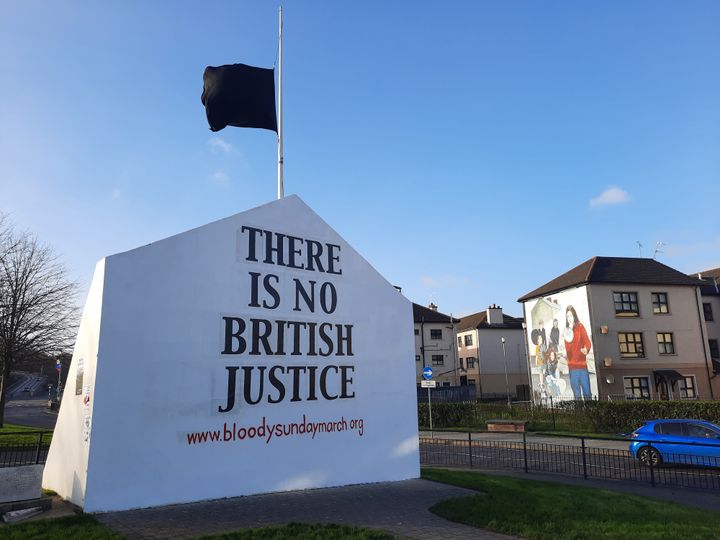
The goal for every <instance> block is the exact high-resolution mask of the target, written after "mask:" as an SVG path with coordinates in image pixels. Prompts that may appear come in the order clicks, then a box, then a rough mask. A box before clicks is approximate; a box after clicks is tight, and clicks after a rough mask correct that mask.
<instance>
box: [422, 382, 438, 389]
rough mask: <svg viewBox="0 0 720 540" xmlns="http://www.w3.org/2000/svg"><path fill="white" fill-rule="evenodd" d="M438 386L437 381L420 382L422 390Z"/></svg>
mask: <svg viewBox="0 0 720 540" xmlns="http://www.w3.org/2000/svg"><path fill="white" fill-rule="evenodd" d="M436 386H437V381H420V387H421V388H435V387H436Z"/></svg>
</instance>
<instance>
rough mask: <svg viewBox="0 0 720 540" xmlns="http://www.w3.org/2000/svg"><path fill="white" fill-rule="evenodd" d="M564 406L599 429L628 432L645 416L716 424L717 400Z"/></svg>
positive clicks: (719, 415)
mask: <svg viewBox="0 0 720 540" xmlns="http://www.w3.org/2000/svg"><path fill="white" fill-rule="evenodd" d="M562 407H563V409H564V410H566V411H568V412H571V413H574V414H577V415H580V416H582V417H584V418H586V419H587V420H588V422H590V424H591V425H592V430H593V431H597V432H601V433H610V432H616V433H628V432H630V431H633V430H635V429H637V428H639V427H640V426H641V425H642V424H643V422H645V421H647V420H656V419H659V418H692V419H695V420H707V421H708V422H713V423H714V424H720V401H640V400H638V401H585V402H583V401H576V402H568V403H563V404H562Z"/></svg>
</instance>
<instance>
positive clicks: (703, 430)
mask: <svg viewBox="0 0 720 540" xmlns="http://www.w3.org/2000/svg"><path fill="white" fill-rule="evenodd" d="M687 431H688V437H697V438H698V439H720V433H718V432H717V431H715V430H714V429H711V428H709V427H707V426H703V425H701V424H693V423H692V422H688V424H687Z"/></svg>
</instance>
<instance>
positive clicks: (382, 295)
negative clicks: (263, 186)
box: [44, 196, 419, 511]
mask: <svg viewBox="0 0 720 540" xmlns="http://www.w3.org/2000/svg"><path fill="white" fill-rule="evenodd" d="M243 227H246V229H243ZM248 227H250V228H253V229H247V228H248ZM258 230H262V231H271V232H272V233H273V234H272V235H266V233H263V232H258ZM253 231H255V232H253ZM275 233H280V234H283V235H286V236H285V237H283V238H284V240H283V242H284V243H283V245H284V246H286V247H287V246H288V243H289V242H290V240H289V236H293V237H297V238H298V239H302V240H303V241H302V242H300V240H295V241H294V242H295V244H294V248H295V249H296V253H295V261H294V265H295V266H300V265H304V264H305V263H303V262H302V261H303V260H304V261H305V262H307V260H308V259H307V249H308V247H309V246H310V244H311V243H312V244H313V247H314V248H315V250H316V252H317V250H319V249H321V248H322V249H323V251H324V256H325V258H323V257H320V256H318V257H316V258H315V259H314V260H313V261H314V264H313V266H314V269H313V270H308V269H304V268H290V267H289V266H288V264H289V263H290V261H289V258H290V257H291V255H290V250H289V247H288V249H287V250H286V251H285V252H284V263H285V265H284V266H281V265H279V264H277V262H278V261H277V257H278V254H277V253H274V252H271V256H270V258H269V259H267V260H268V261H275V264H273V263H268V262H265V244H264V240H265V238H266V237H267V236H270V237H271V238H274V240H275V241H277V236H276V235H275ZM251 237H254V238H255V253H254V257H252V255H253V254H252V253H251V249H252V246H251ZM274 245H277V243H276V244H274ZM331 246H335V247H331ZM303 250H305V251H303ZM315 254H316V255H317V253H315ZM333 257H336V259H334V260H333ZM253 258H254V259H257V260H248V259H253ZM322 261H324V267H325V268H324V271H323V272H321V271H319V266H320V263H321V262H322ZM329 270H332V271H329ZM252 274H255V275H256V276H257V278H256V279H257V281H256V283H257V285H258V287H257V294H256V295H253V290H252V288H251V283H252V281H253V279H255V278H253V276H252ZM267 276H271V277H269V278H268V277H267ZM265 279H267V280H269V281H268V282H265V281H264V280H265ZM295 279H297V280H298V281H299V283H300V286H301V287H302V288H303V290H304V291H306V292H308V291H310V290H311V287H312V285H311V283H310V282H311V281H314V282H315V293H316V294H315V296H314V298H315V302H314V306H312V305H311V304H312V302H311V303H310V304H308V302H307V300H305V299H304V297H303V296H302V295H301V294H300V293H298V292H297V290H296V289H297V287H298V285H297V283H296V282H295V281H294V280H295ZM323 284H325V285H323ZM321 287H324V288H323V289H322V290H323V291H324V293H325V294H324V299H325V302H324V303H323V304H321V303H320V300H319V297H320V296H321V295H320V294H319V291H320V289H321ZM263 303H264V304H263ZM276 303H277V305H276V306H274V304H276ZM100 304H101V306H100ZM263 305H264V306H265V307H263ZM270 306H274V308H271V307H270ZM323 306H324V308H323ZM311 307H312V308H314V309H311ZM252 321H255V322H252ZM258 321H259V322H258ZM263 321H267V322H263ZM278 321H280V322H278ZM283 321H289V323H285V322H283ZM313 323H314V326H313ZM242 324H244V325H245V329H244V331H243V332H242V333H240V326H241V325H242ZM253 325H256V326H257V329H258V334H265V333H267V332H269V333H267V336H266V337H267V341H263V340H262V339H258V340H255V342H253V340H252V339H251V336H252V329H253V328H254V327H253ZM303 325H304V326H303ZM321 325H324V326H322V328H323V329H324V330H325V332H324V333H322V332H321ZM281 327H282V329H281V330H278V329H279V328H281ZM310 328H313V329H314V331H310ZM412 329H413V322H412V309H411V304H410V302H409V301H407V300H406V299H405V298H404V297H403V296H402V295H400V294H399V293H398V292H397V291H396V290H395V289H394V288H393V287H392V286H391V285H390V284H389V283H388V282H387V281H386V280H384V279H383V278H382V277H381V276H380V275H379V274H378V273H377V272H376V271H375V270H374V269H373V268H372V267H371V266H370V265H369V264H368V263H367V262H366V261H365V260H364V259H363V258H362V257H360V255H358V254H357V252H355V251H354V250H353V249H352V248H351V247H350V246H349V245H348V244H347V243H346V242H345V241H344V240H343V239H342V238H340V236H339V235H337V233H335V232H334V231H333V230H332V229H331V228H330V227H329V226H328V225H327V224H326V223H325V222H324V221H322V219H320V218H319V217H318V216H317V215H316V214H315V213H314V212H313V211H312V210H311V209H310V208H309V207H307V206H306V205H305V204H304V203H303V202H302V201H301V200H300V199H299V198H297V197H295V196H291V197H287V198H285V199H282V200H279V201H276V202H273V203H270V204H267V205H264V206H261V207H259V208H256V209H253V210H250V211H247V212H243V213H241V214H237V215H235V216H232V217H230V218H227V219H224V220H221V221H217V222H215V223H211V224H208V225H205V226H203V227H200V228H198V229H194V230H191V231H188V232H186V233H183V234H179V235H177V236H173V237H171V238H167V239H165V240H162V241H159V242H155V243H153V244H150V245H147V246H144V247H141V248H138V249H135V250H132V251H129V252H126V253H121V254H118V255H113V256H110V257H107V258H106V259H105V263H104V265H103V263H102V262H101V263H99V264H98V267H97V268H96V273H95V277H94V279H93V285H92V286H91V290H90V294H89V297H88V301H87V304H86V307H85V311H84V313H83V322H82V325H81V329H80V333H79V336H78V344H77V346H76V349H75V352H74V355H73V361H72V367H71V370H70V373H69V378H68V385H67V390H66V392H65V397H64V399H63V404H62V407H61V410H60V417H59V419H58V426H57V429H56V434H55V437H54V439H53V443H52V447H51V451H50V455H49V458H48V463H47V465H46V470H45V476H44V485H45V487H49V488H52V489H55V490H56V491H58V493H60V494H61V495H63V496H64V497H66V498H68V499H70V500H72V501H73V502H75V503H76V504H79V505H81V506H83V507H84V509H85V511H109V510H122V509H128V508H136V507H146V506H155V505H161V504H171V503H180V502H188V501H195V500H203V499H210V498H219V497H229V496H237V495H246V494H253V493H261V492H270V491H281V490H292V489H303V488H312V487H324V486H337V485H345V484H354V483H366V482H378V481H388V480H401V479H406V478H413V477H417V476H418V475H419V457H418V449H417V417H416V414H417V413H416V397H415V382H414V351H413V333H412ZM295 332H298V333H297V337H298V339H295V336H296V334H295ZM279 334H282V335H283V336H284V337H283V341H282V344H280V343H281V342H278V335H279ZM228 336H229V337H228ZM312 336H314V337H312ZM343 337H344V338H345V339H344V340H343V339H342V338H343ZM348 337H349V340H348ZM228 340H229V341H228ZM242 340H245V342H246V346H245V348H244V350H243V351H242V352H239V351H240V349H242V348H243V347H242V343H241V342H242ZM313 341H314V342H313ZM348 341H350V343H348ZM228 344H229V345H228ZM254 345H257V347H254ZM253 348H255V349H256V350H255V351H253V350H252V349H253ZM331 350H332V354H328V355H327V356H322V354H321V353H328V352H329V351H331ZM253 352H255V353H257V354H253ZM280 352H282V353H284V354H277V353H280ZM293 352H299V353H300V354H292V353H293ZM313 352H314V353H315V354H312V353H313ZM235 353H237V354H235ZM269 353H272V354H269ZM338 353H342V354H338ZM96 355H97V356H96ZM80 358H83V363H84V366H83V367H84V378H85V381H84V384H83V386H84V388H83V390H82V392H81V393H80V395H75V393H74V392H72V390H74V387H73V385H74V384H75V383H74V381H75V379H74V374H75V372H76V371H77V364H78V360H79V359H80ZM95 362H97V377H95V376H94V375H95V373H94V372H95ZM244 368H246V369H247V370H249V369H250V368H252V371H249V373H250V374H251V378H250V383H251V384H250V394H251V395H250V396H249V397H250V401H254V399H255V398H256V396H258V394H257V392H258V390H259V384H260V383H259V381H260V379H259V378H258V375H259V372H260V371H261V369H262V368H264V371H263V374H264V379H263V380H264V384H263V394H262V399H261V401H260V402H259V403H257V404H250V403H247V402H246V399H245V395H244V392H243V390H244V382H245V378H244V374H245V369H244ZM273 368H275V370H274V371H273V373H274V374H275V379H274V381H273V380H272V377H271V376H270V373H271V371H272V370H273ZM326 368H327V369H326ZM290 370H292V374H291V373H290ZM311 373H312V374H313V375H312V376H311ZM322 373H325V375H324V376H323V377H321V374H322ZM296 376H297V378H298V385H297V387H298V390H297V391H296V390H295V386H294V378H295V377H296ZM233 378H234V379H235V381H236V390H235V392H229V383H230V381H231V380H232V379H233ZM311 379H312V380H314V383H311ZM274 383H277V385H276V384H274ZM323 383H324V384H323ZM279 386H282V387H283V389H284V394H285V395H284V396H281V391H280V388H279ZM311 387H312V388H313V389H314V390H313V389H311ZM321 388H322V390H321ZM323 392H324V393H323ZM231 394H232V395H233V396H234V403H233V404H232V406H231V396H230V395H231ZM85 396H88V397H85ZM281 397H282V399H280V398H281ZM309 397H314V398H315V399H308V398H309ZM295 398H298V399H295ZM84 402H88V403H87V404H86V403H84ZM88 416H89V417H90V422H89V426H90V431H89V434H87V435H88V436H87V437H86V438H87V439H88V440H87V441H84V440H83V438H84V437H83V430H84V429H86V428H87V425H88V422H87V420H86V417H88ZM262 426H265V428H264V429H262ZM270 426H273V429H272V430H271V429H270ZM278 426H280V428H279V429H280V431H278ZM300 426H303V427H300ZM258 427H260V428H261V430H262V431H263V433H264V436H263V437H260V436H259V433H260V430H258ZM251 428H255V429H254V430H251ZM309 431H313V433H309ZM229 432H232V435H231V436H230V440H227V441H226V440H225V439H227V438H228V433H229ZM301 432H303V433H301ZM251 433H252V434H253V435H254V436H253V437H251V436H250V434H251ZM214 436H218V437H219V439H221V440H212V439H213V437H214ZM241 436H242V437H243V438H242V439H241V438H240V437H241ZM203 437H205V438H206V439H207V440H203ZM85 471H87V474H85Z"/></svg>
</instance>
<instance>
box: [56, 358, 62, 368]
mask: <svg viewBox="0 0 720 540" xmlns="http://www.w3.org/2000/svg"><path fill="white" fill-rule="evenodd" d="M55 369H56V370H58V371H60V370H61V369H62V364H61V363H60V360H56V361H55Z"/></svg>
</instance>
